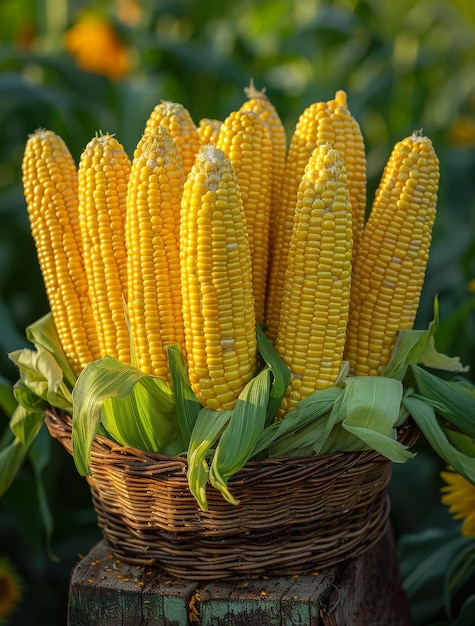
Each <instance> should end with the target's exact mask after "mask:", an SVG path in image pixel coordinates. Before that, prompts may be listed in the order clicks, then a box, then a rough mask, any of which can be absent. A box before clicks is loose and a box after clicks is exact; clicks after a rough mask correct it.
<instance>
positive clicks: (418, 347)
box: [382, 330, 428, 380]
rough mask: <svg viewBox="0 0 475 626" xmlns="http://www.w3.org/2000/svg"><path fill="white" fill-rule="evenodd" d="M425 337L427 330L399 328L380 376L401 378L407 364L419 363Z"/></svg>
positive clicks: (404, 373) (426, 336) (425, 342)
mask: <svg viewBox="0 0 475 626" xmlns="http://www.w3.org/2000/svg"><path fill="white" fill-rule="evenodd" d="M427 338H428V332H427V330H400V331H399V332H398V334H397V336H396V341H395V342H394V347H393V350H392V352H391V357H390V358H389V361H388V363H387V365H386V367H385V368H384V371H383V373H382V376H383V377H386V378H394V379H395V380H403V379H404V378H405V376H406V371H407V366H408V365H409V364H411V363H419V361H420V359H421V357H422V355H423V353H424V350H425V346H426V344H427Z"/></svg>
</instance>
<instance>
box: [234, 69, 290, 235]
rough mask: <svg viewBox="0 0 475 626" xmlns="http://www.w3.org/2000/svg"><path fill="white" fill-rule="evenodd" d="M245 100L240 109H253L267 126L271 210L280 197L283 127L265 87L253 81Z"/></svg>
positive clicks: (285, 141) (283, 149) (285, 138)
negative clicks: (270, 170)
mask: <svg viewBox="0 0 475 626" xmlns="http://www.w3.org/2000/svg"><path fill="white" fill-rule="evenodd" d="M244 92H245V94H246V96H247V100H246V101H245V102H243V103H242V105H241V107H240V110H241V111H254V113H257V114H258V115H259V117H260V118H261V119H262V120H263V122H264V123H265V124H266V126H267V130H268V131H269V137H270V140H271V145H272V174H271V177H272V178H271V201H272V207H273V211H276V207H277V205H278V203H279V201H280V200H279V199H280V187H281V184H282V179H283V176H284V170H285V155H286V152H287V137H286V134H285V128H284V125H283V123H282V120H281V119H280V116H279V114H278V113H277V110H276V108H275V107H274V105H273V104H272V102H271V101H270V100H269V98H268V97H267V96H266V94H265V89H262V90H261V91H259V90H257V89H256V88H255V86H254V81H253V80H251V82H250V84H249V87H246V89H245V90H244ZM273 241H274V229H272V228H271V230H270V245H273Z"/></svg>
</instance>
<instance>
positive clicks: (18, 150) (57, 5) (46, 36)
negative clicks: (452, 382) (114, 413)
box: [0, 0, 475, 626]
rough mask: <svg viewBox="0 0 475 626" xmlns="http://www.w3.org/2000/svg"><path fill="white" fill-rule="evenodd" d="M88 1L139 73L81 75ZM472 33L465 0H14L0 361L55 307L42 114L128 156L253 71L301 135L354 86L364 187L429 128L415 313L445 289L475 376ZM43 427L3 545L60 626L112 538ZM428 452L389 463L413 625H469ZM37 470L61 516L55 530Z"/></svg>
mask: <svg viewBox="0 0 475 626" xmlns="http://www.w3.org/2000/svg"><path fill="white" fill-rule="evenodd" d="M86 10H87V11H97V12H99V13H101V14H103V15H105V16H106V17H107V19H108V20H109V21H110V23H111V25H112V26H113V27H114V28H115V29H117V32H118V33H119V35H120V37H121V38H122V39H123V41H124V42H125V44H126V45H127V46H128V47H129V48H130V51H131V67H130V73H129V74H128V75H127V76H125V77H124V78H122V79H120V80H114V79H110V78H108V77H107V76H101V75H97V74H93V73H90V72H87V71H84V70H82V69H81V68H80V67H78V65H77V64H76V62H75V59H74V58H73V57H72V56H71V55H70V54H69V53H68V52H67V51H66V50H65V47H64V33H65V32H66V30H67V29H68V28H69V27H70V26H72V25H73V24H74V23H75V22H76V21H77V20H78V19H79V17H80V16H81V14H82V13H83V11H86ZM474 42H475V6H474V4H473V2H471V0H451V1H449V0H445V1H444V0H430V1H429V0H421V1H418V2H414V1H413V0H399V2H397V3H381V2H379V0H366V1H358V0H335V1H330V0H327V1H323V0H259V1H257V2H256V1H255V0H209V1H208V2H206V3H205V4H204V3H202V2H199V0H143V1H139V0H89V1H86V0H3V1H2V3H0V220H1V228H0V329H1V331H0V373H1V375H2V376H3V377H4V379H5V381H6V382H7V383H10V384H12V383H13V382H14V381H15V380H16V375H17V373H16V370H15V367H14V365H13V364H12V363H11V361H9V359H8V357H7V354H8V353H9V352H10V351H13V350H17V349H19V348H21V347H23V346H24V345H26V340H25V335H24V330H25V327H26V326H27V325H28V324H30V323H32V322H33V321H35V320H36V319H38V318H39V317H40V316H41V315H43V314H44V313H45V312H46V311H47V309H48V306H47V302H46V297H45V294H44V288H43V283H42V279H41V275H40V272H39V268H38V265H37V261H36V256H35V250H34V246H33V242H32V239H31V236H30V233H29V227H28V221H27V216H26V210H25V204H24V199H23V194H22V188H21V159H22V154H23V149H24V145H25V141H26V137H27V135H28V133H31V132H33V131H34V130H35V129H36V128H37V127H40V126H41V127H45V128H50V129H52V130H54V131H55V132H57V133H58V134H60V135H61V136H62V137H63V138H64V140H65V141H66V143H67V144H68V146H69V148H70V150H71V152H72V154H73V156H74V157H75V158H76V160H77V159H78V157H79V155H80V153H81V151H82V149H83V147H84V145H85V144H86V143H87V141H88V140H89V139H90V138H91V137H92V136H93V135H94V134H95V133H96V132H97V131H99V130H101V131H104V132H110V133H115V134H116V136H117V138H118V139H119V140H120V141H121V143H123V145H124V147H125V148H126V150H127V151H128V153H129V154H130V155H131V154H132V152H133V149H134V147H135V145H136V143H137V141H138V139H139V138H140V135H141V132H142V130H143V127H144V124H145V120H146V119H147V117H148V115H149V113H150V111H151V110H152V108H153V106H154V105H155V104H156V103H157V102H158V101H159V100H160V99H169V100H175V101H179V102H181V103H183V104H184V105H185V106H186V107H187V108H188V109H189V111H190V112H191V113H192V115H193V117H194V119H195V121H199V119H200V118H201V117H216V118H220V119H223V118H224V117H225V116H226V115H227V113H228V112H229V111H231V110H232V109H234V108H236V107H238V106H239V105H240V103H241V102H242V100H243V98H244V94H243V88H244V87H245V86H246V85H247V84H248V83H249V79H250V78H251V77H253V78H254V81H255V84H256V86H257V87H258V88H261V87H263V86H265V87H266V88H267V94H268V95H269V97H270V98H271V100H272V101H273V103H274V104H275V106H276V107H277V109H278V111H279V113H280V115H281V117H282V119H283V121H284V123H285V125H286V127H287V129H288V134H289V135H290V133H291V130H292V127H293V125H294V124H295V121H296V119H297V117H298V115H299V114H300V113H301V112H302V111H303V109H304V108H305V106H307V105H308V104H310V103H311V102H313V101H316V100H322V99H329V98H331V97H332V96H333V95H334V92H335V91H336V90H337V89H340V88H342V89H345V90H346V91H347V93H348V99H349V104H350V107H351V110H352V112H353V114H354V115H355V116H356V117H357V119H358V120H359V122H360V124H361V127H362V130H363V133H364V136H365V140H366V145H367V159H368V176H369V181H368V188H369V193H368V195H369V198H371V196H372V192H373V191H374V189H375V187H376V186H377V183H378V179H379V175H380V173H381V170H382V167H383V166H384V163H385V161H386V159H387V157H388V155H389V152H390V150H391V148H392V145H393V144H394V143H395V142H396V141H397V140H399V139H401V138H402V137H404V136H406V135H408V134H410V133H411V132H412V131H413V130H414V129H419V128H423V129H424V133H425V134H426V135H428V136H429V137H431V138H432V140H433V141H434V144H435V147H436V150H437V152H438V154H439V157H440V160H441V189H440V200H439V207H438V218H437V222H436V226H435V231H434V239H433V244H432V249H431V258H430V262H429V266H428V271H427V278H426V283H425V287H424V291H423V296H422V300H421V305H420V311H419V315H418V319H417V323H416V325H417V327H420V328H425V327H427V324H428V322H429V321H430V319H431V316H432V303H433V299H434V295H435V294H436V293H437V294H439V303H440V317H441V320H442V323H441V328H440V330H439V332H438V335H437V341H438V344H437V347H438V349H439V350H441V351H443V352H446V353H448V354H457V355H459V356H460V357H461V359H462V361H463V362H464V363H465V364H467V365H470V366H471V368H472V373H470V374H469V376H471V377H472V379H473V376H474V374H473V368H474V365H475V364H474V361H475V350H474V348H475V345H474V344H475V328H474V321H475V317H474V307H475V295H474V292H473V287H471V281H473V279H475V220H474V217H475V211H474V204H475V176H474V173H475V172H474V170H475V86H474V84H473V76H474V74H475V44H474ZM472 285H473V283H472ZM1 405H2V407H3V408H4V411H3V412H2V414H0V434H1V433H2V432H3V433H4V434H3V436H5V437H7V436H8V432H7V408H6V407H7V405H8V400H5V399H2V400H1ZM44 435H45V436H43V437H42V438H41V439H40V441H39V443H38V445H37V447H36V448H35V453H36V454H35V462H34V463H30V464H27V465H26V466H25V467H24V469H23V470H22V472H21V474H20V476H19V478H18V480H17V481H16V482H15V484H14V485H13V487H12V488H11V490H10V491H9V492H8V493H7V495H6V496H5V497H4V498H3V499H2V500H1V501H0V557H3V556H5V557H7V558H9V560H10V561H11V562H12V563H13V564H14V566H15V567H16V569H17V571H18V573H19V575H20V577H21V579H22V581H23V600H22V602H21V603H20V604H19V605H18V607H17V609H16V611H15V612H14V613H13V614H12V616H11V618H10V621H9V622H8V623H10V624H12V625H20V624H28V625H29V626H37V625H38V626H40V625H41V626H42V625H43V624H58V625H59V624H64V623H65V614H66V601H67V584H68V580H69V574H70V570H71V568H72V567H73V566H74V564H75V563H76V562H77V560H78V559H79V556H80V554H85V553H87V551H88V550H89V549H90V547H92V545H93V544H94V543H95V542H96V541H97V540H98V539H99V538H100V536H99V533H98V530H97V528H96V520H95V515H94V512H93V510H92V508H91V504H90V497H89V492H88V489H87V486H86V484H85V481H84V479H80V478H79V476H78V475H77V473H76V472H75V469H74V467H73V464H72V461H71V459H70V458H69V457H68V456H67V455H66V453H65V452H64V451H63V450H62V449H60V446H57V445H56V444H55V443H54V442H51V441H50V440H49V438H48V436H46V434H44ZM417 452H418V454H417V456H416V458H415V459H413V460H411V461H410V462H409V463H407V464H405V465H402V466H395V468H394V472H393V479H392V482H391V488H390V493H391V498H392V505H393V509H392V521H393V527H394V532H395V535H396V539H397V541H398V547H399V550H400V559H401V570H402V573H403V576H404V580H405V584H406V585H407V591H408V595H409V598H410V602H411V608H412V611H413V615H414V621H415V623H416V624H421V625H422V624H424V625H425V624H436V623H453V624H463V623H467V624H468V623H469V622H468V621H467V622H464V621H460V620H463V619H464V618H463V615H464V611H465V614H467V610H468V609H470V602H472V603H473V596H472V599H471V600H470V597H469V592H468V591H467V589H470V586H469V583H470V582H471V583H472V587H471V588H472V589H473V582H474V572H473V567H472V569H471V570H470V568H468V571H467V569H465V570H463V571H466V578H465V579H463V580H461V581H458V582H460V584H458V585H456V586H455V587H451V588H453V589H454V593H453V596H452V597H451V600H452V602H451V610H452V616H451V617H450V616H448V615H447V612H446V610H445V608H444V605H443V598H444V594H445V595H446V592H447V589H448V584H449V582H450V581H448V580H447V578H446V576H445V571H446V569H447V568H446V567H444V563H445V564H446V563H450V562H454V561H455V562H457V563H459V564H460V568H462V565H463V564H464V563H466V562H467V558H468V557H467V558H466V559H465V561H457V558H458V557H457V555H460V554H461V551H463V550H465V551H467V553H468V555H470V550H471V551H472V552H471V554H472V556H473V541H472V542H471V541H470V540H467V539H463V540H462V539H461V538H460V528H459V525H458V524H456V523H455V522H453V521H452V520H451V519H450V517H449V515H448V513H447V510H446V508H445V507H443V506H442V505H441V504H440V494H439V488H440V486H441V481H440V478H439V471H440V470H441V469H442V466H441V463H440V461H439V460H438V459H437V458H435V457H434V455H433V453H432V452H431V451H430V450H429V448H428V446H427V445H426V444H425V442H424V441H423V440H421V441H420V442H419V444H418V446H417ZM48 453H49V454H50V455H51V459H50V462H49V463H48V464H46V463H45V459H46V456H47V454H48ZM39 475H42V478H43V484H44V485H45V486H46V492H47V497H48V502H49V505H50V513H51V516H52V519H53V520H54V531H53V533H52V535H51V538H50V543H49V537H48V533H47V532H46V531H45V525H44V521H45V515H46V513H47V512H45V511H44V510H43V509H42V506H43V504H44V502H43V501H42V500H41V499H39V498H38V490H37V485H38V476H39ZM46 521H48V517H47V516H46ZM464 554H465V553H464ZM460 559H462V557H461V556H460ZM431 563H432V566H431ZM459 571H462V569H459ZM452 582H453V580H452ZM464 603H465V608H464V609H463V610H462V605H463V604H464ZM467 603H468V604H467ZM467 607H468V609H467ZM457 619H459V621H457ZM448 620H451V621H448Z"/></svg>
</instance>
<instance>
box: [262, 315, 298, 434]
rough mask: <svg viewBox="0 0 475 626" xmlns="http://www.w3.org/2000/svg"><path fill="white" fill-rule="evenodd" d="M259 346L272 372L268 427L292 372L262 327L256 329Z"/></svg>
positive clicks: (267, 418)
mask: <svg viewBox="0 0 475 626" xmlns="http://www.w3.org/2000/svg"><path fill="white" fill-rule="evenodd" d="M256 334H257V346H258V349H259V353H260V355H261V357H262V358H263V359H264V361H265V362H266V364H267V366H268V367H269V369H270V371H271V372H272V383H271V389H270V398H269V403H268V406H267V416H266V426H268V425H269V424H271V423H272V422H273V421H274V418H275V416H276V413H277V409H278V408H279V406H280V403H281V402H282V398H283V397H284V393H285V391H286V389H287V387H288V385H289V383H290V370H289V368H288V367H287V366H286V365H285V363H284V362H283V361H282V359H281V358H280V356H279V353H278V352H277V350H276V349H275V348H274V346H273V345H272V344H271V342H270V341H269V339H268V338H267V335H266V334H265V333H264V331H263V329H262V327H261V326H260V325H258V326H257V328H256Z"/></svg>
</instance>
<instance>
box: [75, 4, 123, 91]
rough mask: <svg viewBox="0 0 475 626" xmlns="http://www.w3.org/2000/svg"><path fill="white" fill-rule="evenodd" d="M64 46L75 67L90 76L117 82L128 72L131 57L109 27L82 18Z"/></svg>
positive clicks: (91, 18) (96, 19)
mask: <svg viewBox="0 0 475 626" xmlns="http://www.w3.org/2000/svg"><path fill="white" fill-rule="evenodd" d="M64 46H65V48H66V50H68V52H70V53H71V54H72V56H73V57H74V58H75V60H76V63H77V64H78V66H79V67H80V68H81V69H83V70H85V71H87V72H91V73H93V74H100V75H102V76H108V77H109V78H112V79H118V78H122V77H124V76H126V75H127V74H129V72H130V55H129V50H128V48H127V46H126V45H125V43H124V42H123V41H122V40H121V39H120V37H119V36H118V34H117V32H116V31H115V29H114V28H113V26H112V25H111V23H110V22H109V21H108V20H107V19H106V18H104V17H101V16H99V15H92V14H87V15H84V16H83V17H82V18H81V19H80V20H79V21H78V22H77V23H76V24H75V25H74V26H72V27H71V28H70V29H69V30H68V31H67V32H66V34H65V36H64Z"/></svg>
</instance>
